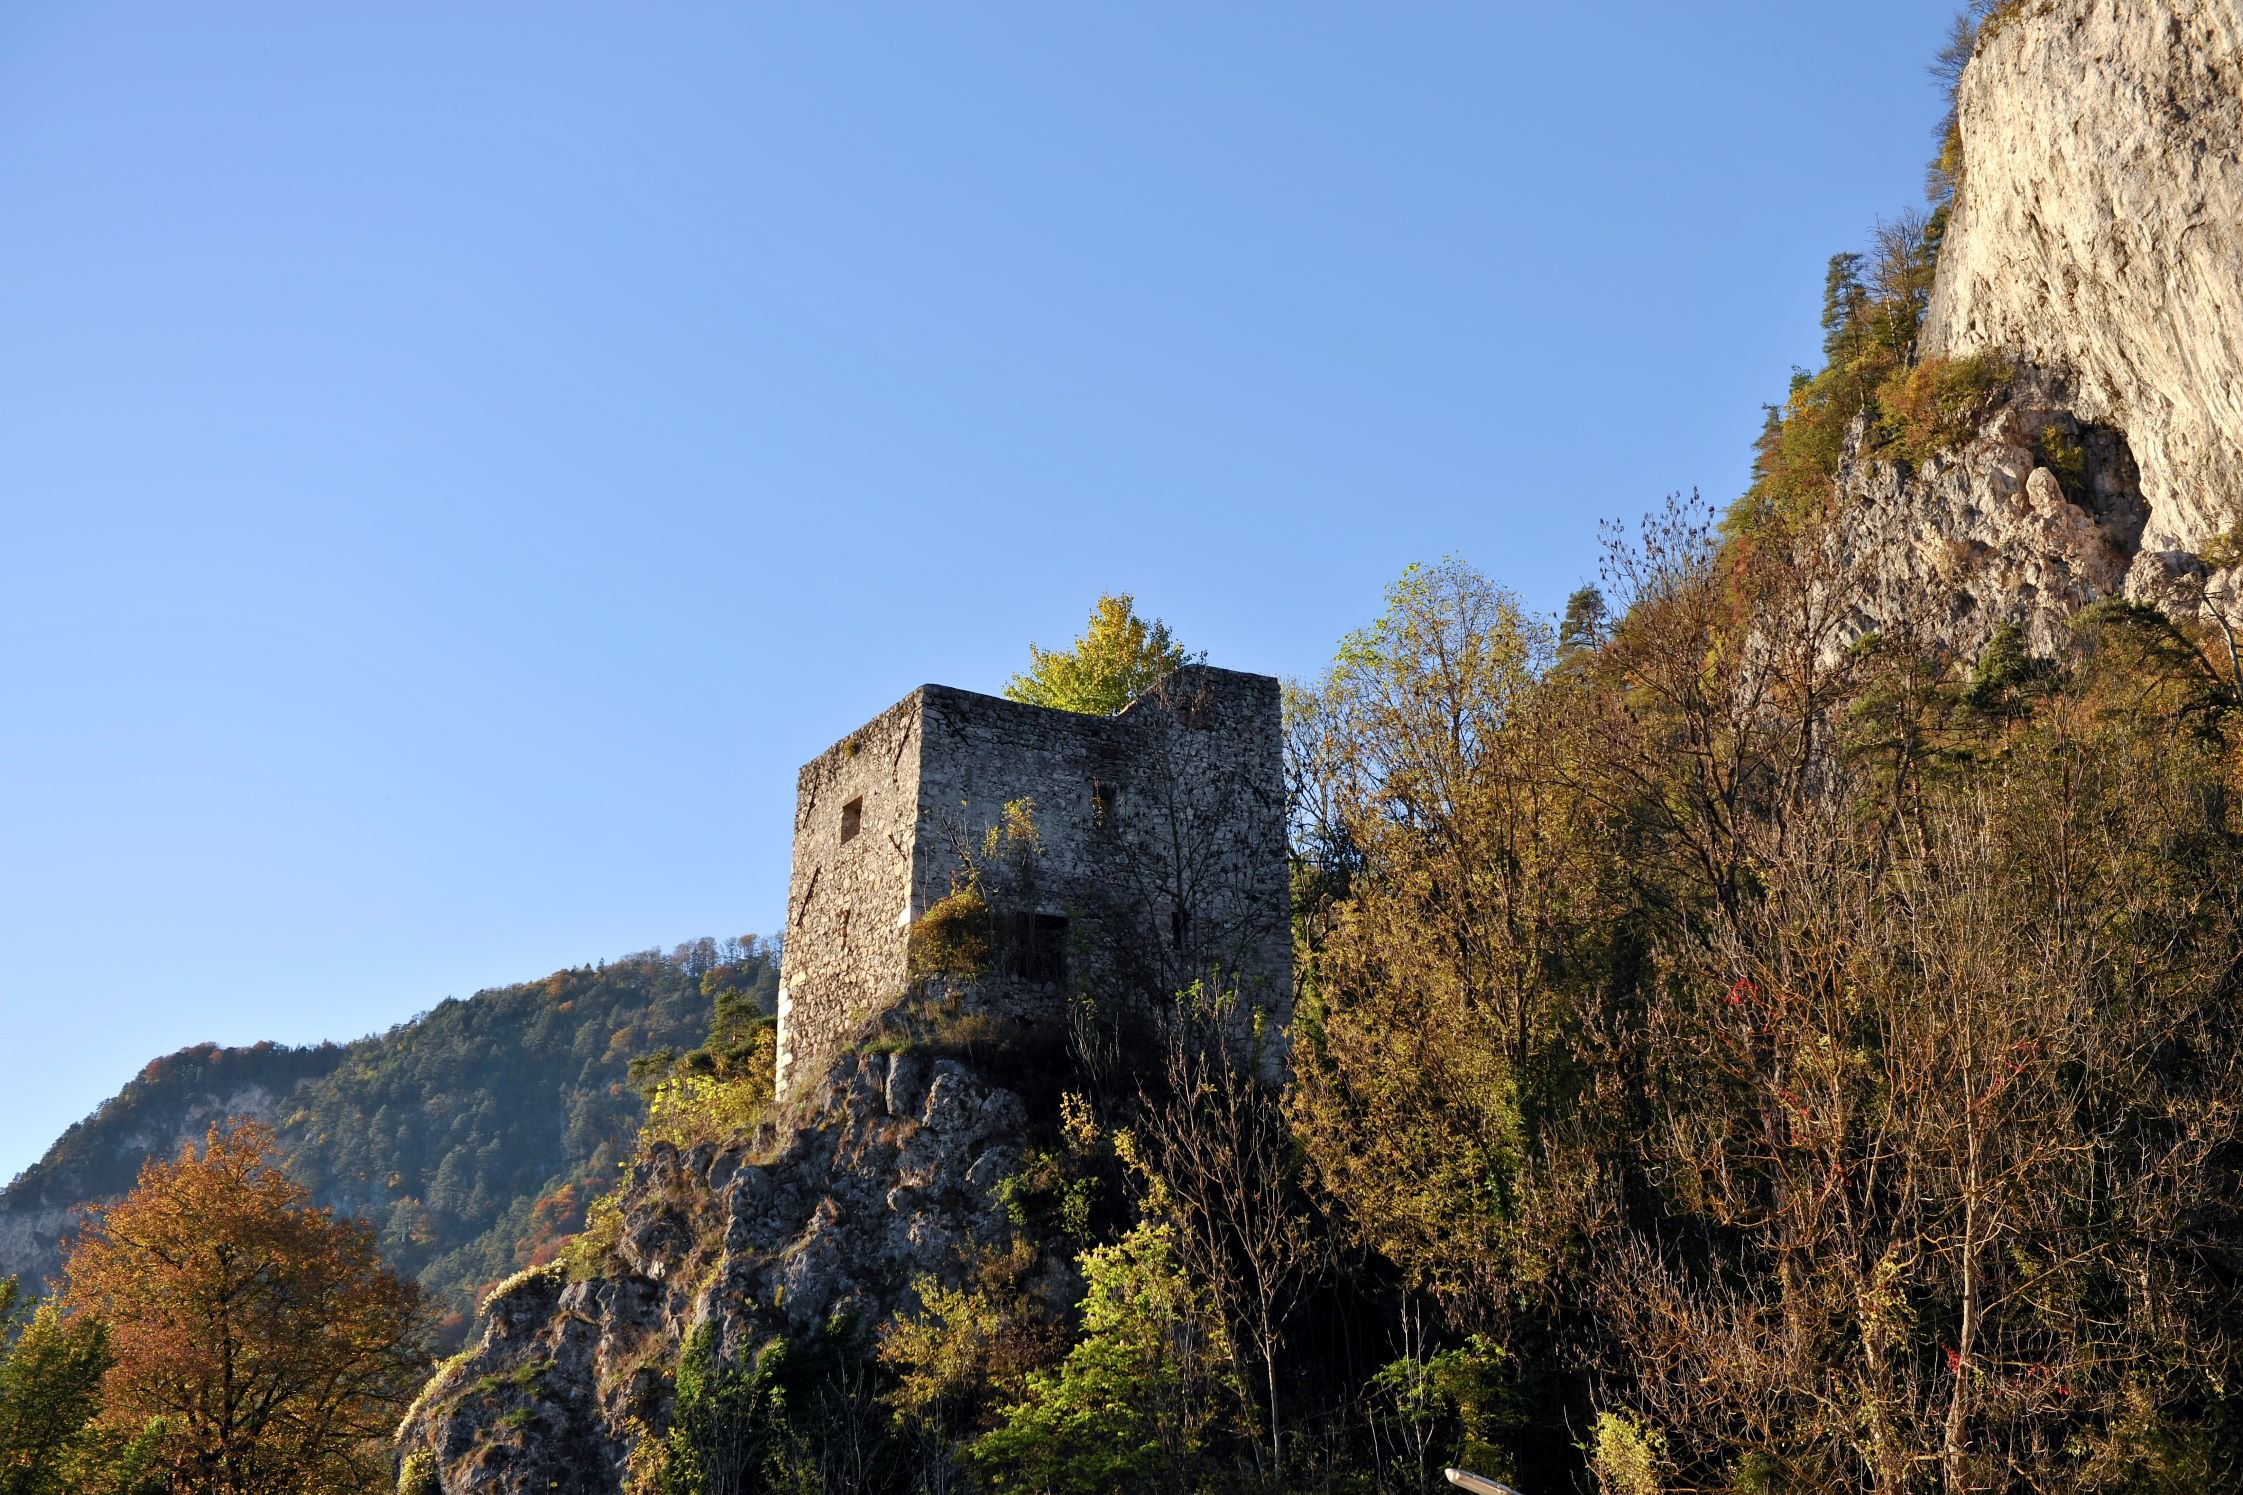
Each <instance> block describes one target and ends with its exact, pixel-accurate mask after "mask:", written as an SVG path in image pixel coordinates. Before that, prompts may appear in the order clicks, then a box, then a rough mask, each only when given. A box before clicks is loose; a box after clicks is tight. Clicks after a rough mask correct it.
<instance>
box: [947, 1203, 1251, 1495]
mask: <svg viewBox="0 0 2243 1495" xmlns="http://www.w3.org/2000/svg"><path fill="white" fill-rule="evenodd" d="M1079 1261H1080V1264H1081V1266H1082V1271H1083V1278H1084V1281H1085V1282H1086V1283H1087V1284H1088V1292H1087V1294H1086V1295H1085V1297H1084V1299H1083V1332H1082V1338H1081V1339H1079V1340H1078V1341H1076V1343H1075V1346H1074V1348H1073V1349H1071V1350H1069V1351H1068V1352H1067V1358H1066V1360H1065V1361H1064V1362H1063V1363H1062V1364H1061V1365H1060V1367H1059V1369H1058V1370H1057V1371H1056V1372H1051V1371H1040V1372H1037V1373H1035V1374H1033V1375H1031V1376H1030V1377H1029V1379H1028V1396H1027V1398H1026V1399H1025V1400H1024V1401H1022V1402H1020V1403H1018V1404H1017V1405H1014V1406H1010V1407H1007V1408H1005V1409H1004V1412H1003V1414H1002V1421H1001V1422H1000V1423H999V1425H998V1426H997V1428H996V1429H995V1430H994V1431H992V1432H990V1433H988V1434H986V1435H985V1436H983V1437H982V1438H981V1439H980V1441H979V1442H977V1443H976V1444H975V1445H974V1448H973V1456H974V1461H975V1463H977V1464H978V1465H979V1466H980V1467H981V1469H982V1471H983V1472H984V1473H985V1474H986V1475H987V1476H988V1477H989V1481H990V1484H991V1487H992V1488H993V1489H995V1490H998V1491H1031V1490H1033V1491H1040V1492H1049V1495H1105V1492H1108V1491H1132V1490H1142V1491H1154V1490H1189V1489H1195V1488H1197V1487H1198V1485H1197V1482H1196V1480H1195V1475H1196V1474H1197V1473H1198V1471H1199V1468H1200V1465H1201V1462H1202V1455H1203V1452H1204V1449H1205V1446H1206V1443H1207V1440H1208V1438H1209V1435H1210V1433H1211V1432H1212V1431H1213V1430H1214V1429H1215V1427H1216V1426H1217V1424H1218V1421H1219V1419H1221V1418H1222V1417H1224V1416H1225V1415H1227V1414H1235V1413H1236V1412H1238V1411H1239V1410H1240V1409H1241V1407H1242V1405H1243V1404H1242V1402H1241V1399H1240V1395H1239V1388H1238V1383H1237V1380H1236V1378H1235V1377H1234V1376H1233V1374H1232V1373H1231V1370H1230V1366H1231V1354H1230V1351H1229V1348H1228V1346H1227V1344H1226V1342H1225V1340H1224V1336H1223V1330H1222V1324H1221V1320H1220V1318H1219V1317H1218V1315H1217V1314H1216V1312H1215V1307H1214V1304H1213V1303H1212V1302H1211V1301H1210V1300H1209V1298H1208V1295H1207V1293H1206V1291H1205V1289H1204V1288H1202V1287H1201V1286H1200V1285H1199V1284H1197V1283H1195V1282H1193V1281H1192V1280H1191V1279H1190V1277H1189V1276H1188V1275H1187V1274H1186V1273H1185V1271H1184V1269H1183V1267H1182V1266H1181V1264H1180V1263H1179V1262H1178V1260H1177V1254H1176V1239H1175V1233H1174V1231H1173V1230H1172V1229H1170V1227H1168V1226H1166V1225H1157V1224H1152V1223H1146V1224H1141V1225H1139V1226H1137V1228H1135V1229H1134V1230H1132V1231H1130V1233H1129V1234H1128V1235H1126V1236H1124V1237H1122V1239H1121V1240H1120V1241H1118V1242H1117V1243H1115V1244H1114V1245H1112V1246H1105V1247H1100V1248H1097V1249H1094V1250H1090V1251H1086V1252H1084V1253H1083V1254H1082V1256H1081V1257H1080V1258H1079Z"/></svg>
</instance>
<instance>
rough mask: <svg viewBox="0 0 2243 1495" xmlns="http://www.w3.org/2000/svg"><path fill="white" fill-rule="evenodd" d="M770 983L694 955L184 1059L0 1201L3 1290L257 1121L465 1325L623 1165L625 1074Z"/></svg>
mask: <svg viewBox="0 0 2243 1495" xmlns="http://www.w3.org/2000/svg"><path fill="white" fill-rule="evenodd" d="M777 983H778V951H777V947H776V946H774V945H770V944H766V943H764V942H763V941H761V940H758V939H756V938H755V937H754V936H745V937H743V938H740V939H736V940H722V941H719V940H711V939H703V940H697V941H693V942H691V943H689V944H684V945H680V946H678V947H677V948H676V949H674V950H672V951H671V952H669V953H668V954H663V953H662V952H660V951H655V950H650V951H645V952H641V953H639V954H635V955H627V956H624V957H623V958H621V959H619V960H615V961H608V962H603V963H601V964H599V965H596V966H580V967H576V968H574V969H569V970H561V971H556V972H554V973H553V974H552V975H550V976H547V977H545V978H544V979H542V980H539V981H530V982H523V983H521V984H518V985H514V986H506V987H498V988H493V989H490V990H486V991H481V992H477V993H476V994H475V995H474V996H472V997H468V998H465V999H458V998H455V999H449V1000H447V1001H445V1002H443V1003H441V1004H439V1005H438V1006H436V1007H435V1008H433V1009H431V1010H430V1011H428V1012H425V1013H422V1014H421V1015H419V1016H418V1017H415V1018H413V1019H411V1020H410V1021H407V1022H404V1023H401V1024H399V1025H397V1026H396V1027H394V1028H391V1029H390V1030H389V1031H388V1032H386V1033H382V1034H379V1035H376V1036H372V1037H368V1038H362V1039H359V1040H357V1041H356V1042H353V1043H347V1044H342V1043H324V1044H317V1045H311V1046H307V1047H303V1048H290V1047H287V1046H285V1045H280V1044H272V1043H260V1044H256V1045H254V1046H251V1047H246V1048H225V1047H221V1046H219V1045H216V1044H202V1045H196V1046H193V1047H190V1048H185V1049H181V1050H179V1051H178V1052H177V1053H174V1054H169V1055H166V1056H165V1057H163V1058H160V1059H156V1060H154V1061H152V1062H151V1063H150V1064H149V1065H148V1066H147V1067H146V1068H145V1069H143V1070H142V1071H141V1072H140V1074H138V1075H137V1076H135V1077H134V1078H133V1080H132V1081H131V1082H130V1083H128V1084H127V1085H126V1086H125V1087H124V1089H123V1090H121V1091H120V1092H118V1094H117V1095H115V1096H114V1097H112V1098H111V1099H109V1100H108V1101H105V1102H103V1103H102V1105H101V1106H100V1107H99V1108H98V1109H96V1110H95V1111H94V1113H93V1114H92V1115H91V1116H88V1117H87V1118H86V1119H85V1120H83V1121H80V1122H78V1123H76V1124H74V1125H73V1126H71V1127H70V1128H69V1130H67V1131H66V1132H64V1133H63V1135H62V1136H61V1137H60V1138H59V1139H58V1140H57V1141H56V1142H55V1144H54V1146H52V1147H50V1148H49V1149H48V1150H47V1153H46V1155H45V1156H44V1157H42V1158H41V1159H40V1160H39V1161H38V1162H37V1163H35V1164H33V1165H32V1166H31V1167H30V1168H27V1169H25V1170H24V1171H23V1172H22V1173H21V1174H19V1175H17V1177H16V1178H15V1180H14V1181H13V1182H12V1183H10V1184H9V1185H8V1186H7V1188H6V1189H4V1190H0V1277H4V1276H9V1275H14V1276H17V1277H19V1278H20V1279H22V1280H23V1281H24V1283H25V1284H26V1285H28V1286H36V1285H37V1284H38V1283H40V1282H43V1281H44V1280H46V1279H47V1278H50V1277H52V1276H53V1275H55V1274H56V1272H58V1271H59V1270H60V1266H61V1259H62V1241H63V1238H64V1236H65V1235H66V1234H67V1233H68V1231H69V1230H70V1229H71V1227H72V1222H73V1218H74V1214H75V1211H76V1210H77V1209H78V1207H79V1206H81V1205H84V1204H89V1203H94V1202H98V1201H101V1200H106V1199H113V1198H115V1197H116V1196H118V1195H119V1194H122V1193H123V1192H124V1191H125V1190H127V1189H129V1188H130V1187H131V1186H132V1182H133V1179H134V1177H135V1176H136V1175H137V1174H138V1172H139V1170H140V1166H141V1164H142V1163H144V1162H145V1161H147V1160H148V1159H149V1158H151V1157H156V1156H163V1155H168V1154H170V1153H172V1152H174V1151H176V1150H177V1149H178V1147H179V1145H180V1143H181V1142H183V1141H186V1140H189V1139H199V1138H200V1137H201V1136H202V1134H203V1132H204V1131H205V1129H206V1128H207V1127H208V1126H209V1125H210V1123H211V1122H213V1121H216V1120H219V1119H221V1118H223V1117H228V1116H254V1117H256V1118H258V1119H260V1120H263V1121H265V1122H268V1123H269V1124H271V1125H272V1126H273V1127H274V1128H275V1129H276V1131H277V1132H278V1134H279V1137H280V1141H281V1144H282V1146H283V1147H284V1148H285V1149H286V1152H287V1155H288V1161H289V1167H290V1171H291V1172H292V1173H293V1174H294V1175H295V1176H296V1177H297V1178H299V1179H300V1180H301V1181H302V1182H303V1183H304V1184H306V1185H307V1186H308V1187H309V1188H310V1189H311V1190H312V1192H313V1194H314V1197H315V1198H316V1199H317V1200H318V1201H319V1202H320V1203H321V1204H323V1205H326V1206H329V1207H331V1208H334V1209H336V1210H337V1211H339V1212H341V1213H344V1214H351V1215H357V1216H360V1217H362V1218H364V1219H366V1220H367V1221H368V1222H369V1223H370V1224H372V1225H373V1226H374V1228H375V1230H376V1232H377V1233H378V1235H379V1237H380V1241H381V1248H382V1255H383V1257H384V1259H385V1260H386V1261H387V1262H388V1263H389V1264H390V1266H391V1267H392V1268H394V1269H396V1270H398V1271H400V1272H403V1273H405V1274H407V1275H410V1276H413V1277H417V1278H418V1279H420V1281H421V1282H422V1284H423V1285H424V1286H425V1287H426V1288H427V1289H428V1290H429V1292H430V1294H431V1296H432V1297H433V1298H434V1299H435V1300H436V1302H437V1304H438V1307H439V1311H440V1312H443V1313H444V1314H445V1315H446V1316H447V1318H448V1319H450V1320H451V1322H452V1323H454V1324H458V1323H464V1319H465V1315H466V1313H467V1312H469V1311H470V1310H471V1309H472V1307H473V1304H474V1300H475V1297H476V1295H477V1293H478V1292H479V1291H480V1290H481V1289H482V1288H483V1287H485V1286H488V1285H489V1284H490V1283H492V1282H495V1281H496V1280H498V1279H499V1278H501V1277H504V1276H506V1275H507V1274H509V1273H511V1272H513V1271H515V1270H516V1269H517V1268H519V1267H520V1266H523V1265H525V1264H527V1263H529V1262H530V1261H532V1260H534V1259H537V1258H539V1257H540V1255H541V1253H543V1252H546V1251H549V1250H550V1249H551V1248H552V1245H553V1243H554V1242H555V1241H556V1240H557V1239H558V1238H559V1237H561V1236H563V1235H566V1234H568V1233H569V1232H571V1231H573V1230H575V1229H576V1228H577V1227H578V1226H579V1225H580V1224H581V1221H582V1218H583V1212H584V1206H585V1204H586V1203H587V1202H588V1200H589V1197H590V1196H591V1195H592V1194H594V1193H597V1192H598V1188H597V1187H590V1186H591V1185H593V1183H594V1181H595V1180H598V1181H599V1182H600V1185H601V1186H604V1184H605V1181H606V1178H607V1176H608V1175H609V1174H611V1173H613V1171H614V1169H615V1167H616V1165H617V1163H618V1162H620V1161H621V1160H622V1159H623V1158H624V1157H626V1156H628V1155H629V1153H630V1150H631V1147H632V1143H633V1141H634V1138H635V1135H636V1131H637V1126H638V1120H639V1116H640V1113H641V1109H642V1108H641V1102H640V1100H639V1098H638V1096H637V1095H636V1094H635V1093H634V1092H633V1091H632V1089H631V1088H630V1085H629V1083H628V1074H629V1065H630V1062H631V1061H632V1060H633V1059H635V1058H641V1057H644V1056H647V1055H650V1054H654V1053H658V1052H660V1051H662V1050H665V1049H679V1048H690V1047H692V1046H693V1045H694V1044H697V1043H699V1042H700V1041H701V1039H702V1037H703V1036H704V1035H705V1033H706V1032H707V1030H708V1026H709V1017H710V1013H711V1012H712V1010H713V1007H714V1004H715V1002H716V1000H717V999H718V997H719V996H720V995H725V994H727V993H729V994H732V999H733V1000H735V1001H738V1000H740V999H742V998H744V999H746V1000H747V1001H749V1002H752V1003H753V1004H754V1005H756V1006H758V1007H761V1008H763V1009H765V1010H769V1009H770V1008H771V1007H772V1006H773V1003H774V998H775V993H776V989H777Z"/></svg>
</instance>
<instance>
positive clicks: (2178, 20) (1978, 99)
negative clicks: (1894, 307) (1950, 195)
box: [1925, 0, 2243, 582]
mask: <svg viewBox="0 0 2243 1495" xmlns="http://www.w3.org/2000/svg"><path fill="white" fill-rule="evenodd" d="M1957 104H1958V119H1959V121H1960V124H1961V128H1962V137H1963V160H1964V179H1963V182H1962V185H1961V189H1960V191H1959V194H1958V197H1957V201H1956V207H1955V214H1954V219H1953V223H1952V225H1951V227H1950V229H1949V231H1948V234H1947V239H1946V242H1945V245H1944V246H1943V248H1942V251H1941V255H1940V263H1939V281H1938V287H1937V289H1936V291H1935V292H1934V294H1933V298H1932V304H1931V309H1930V313H1929V316H1928V318H1927V320H1926V327H1925V344H1926V347H1927V349H1928V350H1929V351H1931V352H1933V353H1943V354H1951V355H1952V354H1961V353H1969V352H1976V351H1981V350H1989V349H1991V350H1998V351H2000V352H2003V353H2006V354H2007V355H2009V356H2010V357H2012V358H2013V359H2015V360H2017V361H2018V362H2020V363H2023V364H2026V365H2029V366H2033V367H2037V368H2040V369H2045V370H2048V371H2051V372H2053V373H2055V374H2057V375H2059V376H2060V377H2062V378H2063V380H2064V381H2065V382H2066V384H2067V385H2068V386H2069V387H2070V390H2071V392H2072V397H2073V401H2074V409H2075V411H2076V413H2077V415H2078V416H2079V418H2080V419H2082V420H2083V421H2085V422H2087V423H2091V424H2098V425H2104V426H2109V427H2114V428H2116V429H2118V430H2121V431H2123V432H2124V433H2125V436H2126V440H2127V442H2128V444H2129V445H2130V446H2131V448H2132V451H2133V456H2134V459H2135V461H2136V462H2138V463H2139V464H2140V470H2141V488H2142V496H2143V498H2144V499H2145V501H2146V503H2147V506H2148V513H2147V518H2146V523H2145V526H2144V529H2143V533H2142V536H2141V542H2140V543H2141V548H2142V550H2143V551H2144V552H2145V553H2146V557H2145V560H2144V562H2143V565H2142V568H2141V572H2140V575H2139V576H2138V578H2137V580H2138V582H2139V581H2142V580H2147V579H2149V578H2152V577H2154V575H2155V572H2156V570H2157V569H2158V564H2159V563H2157V562H2156V561H2155V560H2154V559H2150V558H2151V557H2155V556H2156V555H2157V554H2158V553H2160V552H2174V551H2195V550H2197V549H2199V548H2201V546H2202V545H2203V543H2204V542H2205V541H2206V540H2207V539H2208V538H2210V537H2211V536H2213V535H2215V534H2217V533H2219V532H2221V531H2222V530H2224V529H2226V528H2227V527H2228V526H2230V525H2232V524H2234V523H2235V522H2236V521H2237V520H2238V519H2239V518H2243V5H2239V4H2238V0H2023V3H2021V4H2018V5H2015V6H2013V7H2008V8H2006V10H2005V12H2004V13H2001V14H1997V16H1996V17H1995V19H1994V20H1993V21H1992V22H1990V23H1989V25H1988V27H1987V30H1986V32H1985V34H1984V36H1983V37H1982V39H1981V41H1980V44H1979V48H1978V52H1977V55H1976V56H1975V57H1974V58H1973V59H1972V61H1971V64H1970V66H1969V68H1968V70H1967V71H1966V72H1965V73H1964V75H1963V79H1962V87H1961V91H1960V93H1959V95H1958V100H1957Z"/></svg>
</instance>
